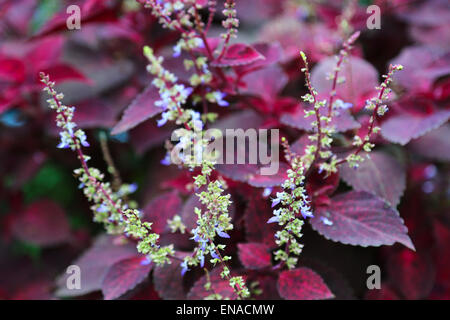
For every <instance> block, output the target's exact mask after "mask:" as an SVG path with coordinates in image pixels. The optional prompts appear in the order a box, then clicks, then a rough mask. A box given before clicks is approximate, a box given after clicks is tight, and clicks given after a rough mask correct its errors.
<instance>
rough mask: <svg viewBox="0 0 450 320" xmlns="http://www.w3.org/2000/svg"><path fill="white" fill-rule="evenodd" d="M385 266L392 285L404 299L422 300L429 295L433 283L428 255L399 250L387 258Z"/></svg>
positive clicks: (431, 264)
mask: <svg viewBox="0 0 450 320" xmlns="http://www.w3.org/2000/svg"><path fill="white" fill-rule="evenodd" d="M387 264H388V265H387V270H388V273H389V279H390V280H391V283H392V285H393V286H394V287H395V288H396V289H397V290H398V291H399V292H401V294H402V295H403V296H404V297H405V298H406V299H413V300H417V299H423V298H426V297H427V296H428V295H429V293H430V292H431V289H432V288H433V285H434V281H435V269H434V266H433V263H432V261H431V258H430V256H429V253H426V252H422V253H420V252H412V251H411V250H408V249H405V248H401V249H400V250H399V251H398V252H395V253H393V254H392V255H391V256H390V258H388V261H387Z"/></svg>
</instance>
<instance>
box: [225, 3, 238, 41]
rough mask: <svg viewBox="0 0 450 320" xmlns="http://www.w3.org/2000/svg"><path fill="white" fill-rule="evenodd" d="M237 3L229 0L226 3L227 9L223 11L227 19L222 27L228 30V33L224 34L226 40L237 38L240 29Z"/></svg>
mask: <svg viewBox="0 0 450 320" xmlns="http://www.w3.org/2000/svg"><path fill="white" fill-rule="evenodd" d="M235 7H236V3H235V1H234V0H227V2H225V9H224V10H223V11H222V13H223V15H224V16H225V17H226V19H225V20H224V21H222V26H223V27H224V28H225V29H227V33H224V34H222V37H223V38H224V39H227V38H230V37H232V38H235V37H236V36H237V28H238V27H239V20H238V19H237V14H236V9H235Z"/></svg>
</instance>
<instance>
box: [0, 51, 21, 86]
mask: <svg viewBox="0 0 450 320" xmlns="http://www.w3.org/2000/svg"><path fill="white" fill-rule="evenodd" d="M0 80H2V82H3V81H5V82H16V83H21V82H23V81H24V80H25V65H24V64H23V62H22V60H19V59H16V58H9V57H1V56H0Z"/></svg>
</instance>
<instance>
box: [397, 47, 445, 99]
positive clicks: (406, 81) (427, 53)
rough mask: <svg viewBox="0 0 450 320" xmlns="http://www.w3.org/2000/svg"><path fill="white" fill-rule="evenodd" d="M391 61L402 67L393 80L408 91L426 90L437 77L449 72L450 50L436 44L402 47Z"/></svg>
mask: <svg viewBox="0 0 450 320" xmlns="http://www.w3.org/2000/svg"><path fill="white" fill-rule="evenodd" d="M418 61H420V63H418ZM391 63H392V64H401V65H402V66H403V67H404V69H403V70H402V72H398V73H396V74H395V75H394V80H395V81H396V82H397V83H399V84H400V85H401V86H402V87H404V88H406V89H408V90H409V91H416V92H427V91H429V90H430V88H431V85H432V84H433V82H434V81H435V80H436V79H437V78H439V77H441V76H444V75H447V74H450V52H449V51H448V49H447V50H446V49H442V48H439V47H436V46H434V47H431V46H430V47H427V46H420V47H419V46H415V47H407V48H404V49H403V50H402V52H401V53H400V55H399V56H398V57H397V58H395V59H394V60H392V62H391Z"/></svg>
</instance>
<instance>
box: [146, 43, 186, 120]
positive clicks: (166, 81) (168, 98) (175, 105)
mask: <svg viewBox="0 0 450 320" xmlns="http://www.w3.org/2000/svg"><path fill="white" fill-rule="evenodd" d="M144 55H145V56H146V58H147V59H148V60H149V62H150V64H149V65H148V66H147V71H148V72H149V73H151V74H152V75H154V76H155V78H154V79H153V81H152V84H153V85H154V86H155V87H156V88H158V90H159V95H160V97H161V100H159V101H157V102H156V103H155V105H156V106H158V107H160V108H162V109H163V113H162V118H161V119H160V120H158V126H163V125H164V124H165V123H166V122H167V121H168V120H170V121H175V122H176V123H177V124H181V123H185V122H186V119H185V117H184V116H185V114H184V113H183V110H182V105H183V104H185V103H186V100H187V99H188V97H189V95H190V94H191V93H192V91H193V89H192V88H190V87H185V86H184V85H182V84H177V80H178V79H177V77H176V76H175V75H174V74H173V73H171V72H170V71H168V70H166V69H164V67H163V66H162V63H163V61H164V59H163V57H156V56H155V55H154V52H153V49H152V48H150V47H144Z"/></svg>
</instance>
